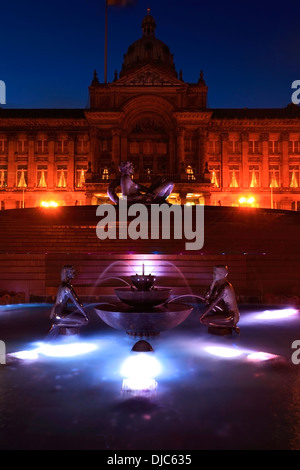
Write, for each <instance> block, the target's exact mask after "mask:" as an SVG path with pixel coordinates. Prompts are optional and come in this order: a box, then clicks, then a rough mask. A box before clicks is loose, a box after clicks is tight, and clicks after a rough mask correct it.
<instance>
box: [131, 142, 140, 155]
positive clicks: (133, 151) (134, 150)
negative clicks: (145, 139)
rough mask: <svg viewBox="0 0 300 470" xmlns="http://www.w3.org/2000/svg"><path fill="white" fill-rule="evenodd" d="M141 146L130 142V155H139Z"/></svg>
mask: <svg viewBox="0 0 300 470" xmlns="http://www.w3.org/2000/svg"><path fill="white" fill-rule="evenodd" d="M139 152H140V146H139V143H138V142H130V143H129V153H131V154H139Z"/></svg>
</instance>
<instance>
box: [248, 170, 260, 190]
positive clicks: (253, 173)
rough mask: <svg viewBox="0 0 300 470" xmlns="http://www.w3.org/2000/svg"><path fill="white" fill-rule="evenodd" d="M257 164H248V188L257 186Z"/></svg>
mask: <svg viewBox="0 0 300 470" xmlns="http://www.w3.org/2000/svg"><path fill="white" fill-rule="evenodd" d="M259 179H260V178H259V165H250V166H249V186H250V188H258V187H259V186H260V184H259Z"/></svg>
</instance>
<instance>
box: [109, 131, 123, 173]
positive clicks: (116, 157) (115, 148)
mask: <svg viewBox="0 0 300 470" xmlns="http://www.w3.org/2000/svg"><path fill="white" fill-rule="evenodd" d="M120 135H121V131H120V129H113V130H112V155H111V158H112V162H113V164H114V167H115V168H116V169H118V166H119V163H120V159H121V158H120V157H121V144H120Z"/></svg>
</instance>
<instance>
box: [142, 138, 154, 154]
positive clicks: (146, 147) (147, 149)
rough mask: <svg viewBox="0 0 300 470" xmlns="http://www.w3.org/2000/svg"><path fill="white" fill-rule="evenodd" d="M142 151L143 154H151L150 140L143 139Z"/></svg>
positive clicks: (151, 145)
mask: <svg viewBox="0 0 300 470" xmlns="http://www.w3.org/2000/svg"><path fill="white" fill-rule="evenodd" d="M143 153H144V155H152V154H153V143H152V142H151V141H145V142H144V145H143Z"/></svg>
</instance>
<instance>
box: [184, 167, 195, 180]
mask: <svg viewBox="0 0 300 470" xmlns="http://www.w3.org/2000/svg"><path fill="white" fill-rule="evenodd" d="M186 174H187V179H188V180H194V179H196V178H195V175H194V170H193V168H192V167H191V165H188V166H187V168H186Z"/></svg>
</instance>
